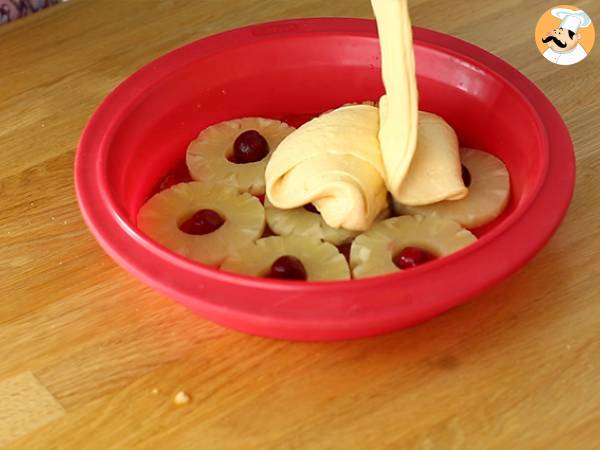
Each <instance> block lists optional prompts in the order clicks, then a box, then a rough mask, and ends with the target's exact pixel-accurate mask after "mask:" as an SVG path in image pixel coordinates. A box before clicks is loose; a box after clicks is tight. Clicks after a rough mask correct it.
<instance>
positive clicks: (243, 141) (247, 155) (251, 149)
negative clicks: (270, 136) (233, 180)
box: [233, 130, 269, 164]
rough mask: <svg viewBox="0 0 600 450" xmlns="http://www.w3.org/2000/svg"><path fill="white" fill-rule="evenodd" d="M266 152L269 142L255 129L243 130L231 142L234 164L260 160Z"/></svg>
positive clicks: (267, 152) (267, 151)
mask: <svg viewBox="0 0 600 450" xmlns="http://www.w3.org/2000/svg"><path fill="white" fill-rule="evenodd" d="M268 154H269V144H268V143H267V140H266V139H265V138H264V137H263V135H262V134H260V133H259V132H258V131H256V130H248V131H244V132H243V133H242V134H240V135H239V136H238V137H237V139H236V140H235V142H234V143H233V162H235V163H236V164H246V163H251V162H256V161H260V160H261V159H263V158H264V157H265V156H267V155H268Z"/></svg>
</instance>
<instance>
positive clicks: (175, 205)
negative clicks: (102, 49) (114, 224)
mask: <svg viewBox="0 0 600 450" xmlns="http://www.w3.org/2000/svg"><path fill="white" fill-rule="evenodd" d="M200 209H212V210H214V211H216V212H218V213H219V214H220V215H221V216H222V217H223V218H225V223H224V224H223V225H222V226H221V227H220V228H218V229H217V230H215V231H213V232H212V233H208V234H203V235H192V234H187V233H184V232H183V231H181V230H180V229H179V226H180V225H181V224H182V223H183V222H185V221H186V220H187V219H188V218H189V217H190V216H192V215H193V214H194V213H195V212H196V211H198V210H200ZM137 224H138V227H139V228H140V229H141V230H142V231H143V232H144V233H146V234H147V235H148V236H150V237H151V238H152V239H154V240H155V241H157V242H159V243H160V244H162V245H164V246H165V247H167V248H169V249H171V250H173V251H174V252H176V253H179V254H180V255H183V256H186V257H188V258H190V259H193V260H195V261H199V262H201V263H204V264H207V265H209V266H215V267H216V266H218V265H219V264H221V263H222V262H223V260H224V259H225V258H226V257H227V256H228V255H230V254H231V253H233V252H234V251H235V250H237V248H239V247H242V246H245V245H247V244H249V243H251V242H253V241H255V240H256V239H258V238H259V237H260V236H261V235H262V233H263V230H264V227H265V212H264V208H263V207H262V205H261V204H260V201H259V200H258V199H257V198H256V197H253V196H252V195H250V194H247V193H243V194H240V193H238V191H237V189H235V188H233V187H227V186H218V185H206V184H204V183H200V182H197V181H194V182H191V183H180V184H177V185H175V186H173V187H171V188H170V189H166V190H164V191H162V192H159V193H158V194H156V195H154V196H153V197H152V198H150V200H148V201H147V202H146V203H145V204H144V205H143V206H142V207H141V208H140V210H139V212H138V218H137Z"/></svg>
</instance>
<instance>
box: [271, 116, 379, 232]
mask: <svg viewBox="0 0 600 450" xmlns="http://www.w3.org/2000/svg"><path fill="white" fill-rule="evenodd" d="M378 131H379V112H378V110H377V108H376V107H374V106H368V105H352V106H343V107H341V108H338V109H336V110H333V111H331V112H328V113H326V114H323V115H321V116H319V117H317V118H315V119H313V120H311V121H309V122H307V123H305V124H304V125H302V126H301V127H300V128H298V129H297V130H296V131H294V132H293V133H291V134H290V135H288V136H287V137H286V138H285V139H284V140H283V141H282V142H281V143H280V144H279V146H278V147H277V149H276V150H275V152H274V153H273V155H272V157H271V159H270V161H269V164H268V165H267V170H266V172H265V178H266V193H267V197H268V198H269V200H270V201H271V203H272V204H273V205H275V206H276V207H278V208H283V209H290V208H297V207H299V206H302V205H305V204H307V203H313V204H314V205H315V206H316V208H317V209H318V210H319V212H320V213H321V215H322V217H323V220H325V222H326V223H327V224H328V225H329V226H332V227H334V228H340V227H341V228H345V229H347V230H357V231H362V230H366V229H368V228H369V227H370V226H371V224H372V223H373V221H374V220H375V218H376V217H377V215H378V214H379V213H380V212H381V211H382V210H383V209H384V208H385V207H386V206H387V200H386V196H387V191H386V189H385V184H384V173H383V164H382V161H381V153H380V151H379V143H378V141H377V133H378Z"/></svg>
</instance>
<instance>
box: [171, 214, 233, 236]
mask: <svg viewBox="0 0 600 450" xmlns="http://www.w3.org/2000/svg"><path fill="white" fill-rule="evenodd" d="M224 223H225V219H223V218H222V217H221V216H220V215H219V213H218V212H216V211H213V210H212V209H201V210H199V211H196V212H195V213H194V215H193V216H192V217H190V218H189V219H188V220H186V221H185V222H183V223H182V224H181V225H179V229H180V230H181V231H183V232H184V233H187V234H194V235H201V234H208V233H212V232H213V231H216V230H218V229H219V228H221V225H223V224H224Z"/></svg>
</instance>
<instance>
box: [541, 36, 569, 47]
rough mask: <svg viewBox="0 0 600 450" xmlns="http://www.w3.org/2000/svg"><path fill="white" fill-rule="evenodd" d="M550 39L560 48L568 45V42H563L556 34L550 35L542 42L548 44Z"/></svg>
mask: <svg viewBox="0 0 600 450" xmlns="http://www.w3.org/2000/svg"><path fill="white" fill-rule="evenodd" d="M550 41H554V43H555V44H556V45H557V46H558V47H560V48H565V47H566V46H567V43H566V42H561V41H560V40H559V39H558V38H557V37H556V36H548V37H545V38H543V39H542V42H543V43H544V44H546V43H548V42H550Z"/></svg>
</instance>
